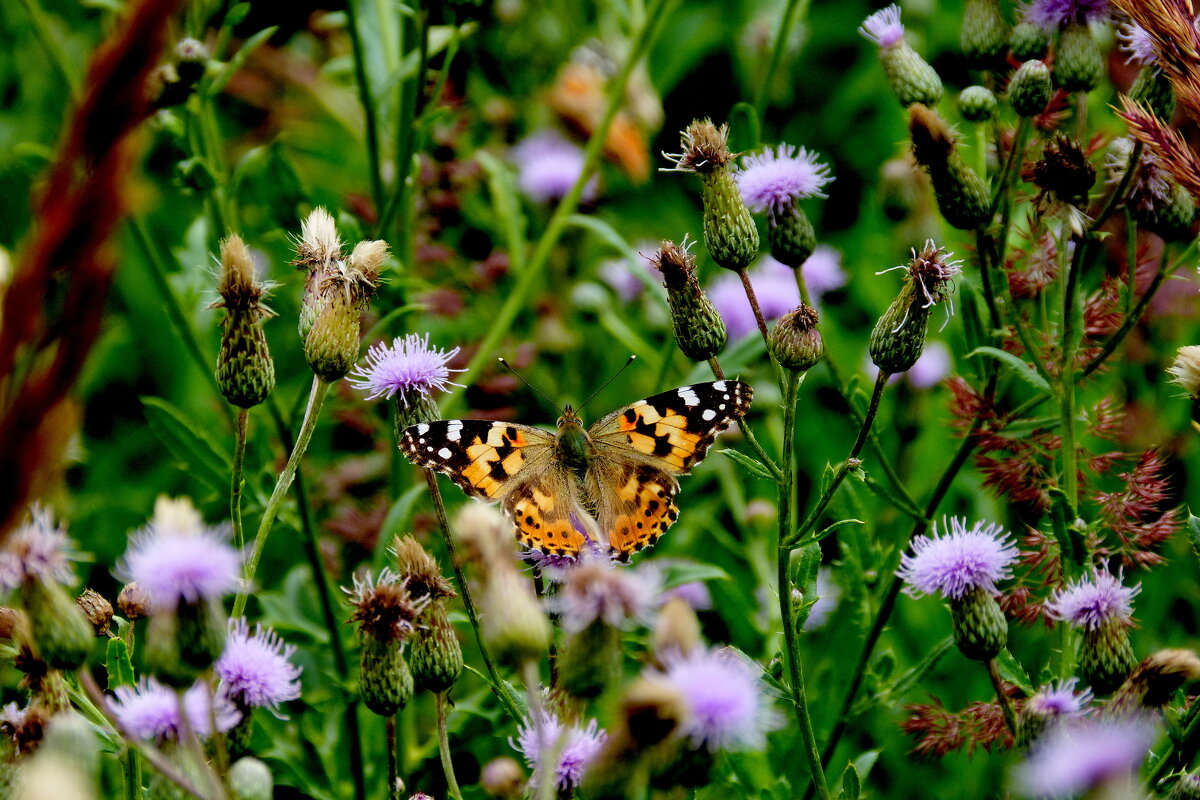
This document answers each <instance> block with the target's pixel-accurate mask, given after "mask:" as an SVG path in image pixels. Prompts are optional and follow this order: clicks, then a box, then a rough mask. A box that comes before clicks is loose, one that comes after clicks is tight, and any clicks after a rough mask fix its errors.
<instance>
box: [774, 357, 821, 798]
mask: <svg viewBox="0 0 1200 800" xmlns="http://www.w3.org/2000/svg"><path fill="white" fill-rule="evenodd" d="M802 377H803V376H802V374H801V373H799V372H797V371H795V370H788V371H787V374H786V375H785V377H784V395H783V456H782V459H781V460H782V467H783V481H781V482H780V484H779V545H778V548H777V551H776V564H777V567H778V576H777V581H778V584H777V591H778V593H779V616H780V619H781V620H782V621H783V641H784V648H783V649H784V651H785V652H786V653H787V662H788V674H789V677H790V683H791V700H792V708H793V709H794V710H795V713H796V724H797V725H799V726H800V736H801V738H802V739H803V740H804V756H805V758H806V759H807V760H808V771H809V774H810V776H811V778H812V782H813V785H814V786H816V788H817V793H818V796H819V797H821V798H822V800H827V799H828V797H829V786H828V785H827V784H826V781H825V770H824V769H823V768H822V767H821V753H820V751H819V750H818V749H817V737H816V734H815V733H813V726H812V716H811V715H810V714H809V710H808V695H807V693H806V692H805V689H804V666H803V664H802V663H801V661H800V640H799V637H798V636H797V631H796V625H795V618H794V617H793V616H792V590H791V576H790V575H789V569H788V568H789V566H790V565H791V555H792V551H791V548H790V547H789V546H788V544H787V541H788V536H789V534H790V532H791V530H792V526H793V524H794V521H795V516H796V510H795V497H796V471H795V465H794V461H795V459H794V455H795V448H796V396H797V394H798V390H799V388H800V380H801V378H802Z"/></svg>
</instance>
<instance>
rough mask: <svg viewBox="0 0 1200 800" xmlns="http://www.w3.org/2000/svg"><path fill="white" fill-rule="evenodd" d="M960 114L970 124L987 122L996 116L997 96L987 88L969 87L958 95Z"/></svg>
mask: <svg viewBox="0 0 1200 800" xmlns="http://www.w3.org/2000/svg"><path fill="white" fill-rule="evenodd" d="M958 113H960V114H962V115H963V119H965V120H967V121H968V122H987V121H988V120H990V119H991V118H992V117H994V116H996V95H994V94H992V90H991V89H989V88H987V87H986V86H968V87H967V88H965V89H963V90H962V92H961V93H960V94H959V95H958Z"/></svg>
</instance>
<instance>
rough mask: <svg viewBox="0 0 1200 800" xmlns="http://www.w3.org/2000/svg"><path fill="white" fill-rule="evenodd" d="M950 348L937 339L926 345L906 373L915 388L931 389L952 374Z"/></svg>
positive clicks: (905, 375)
mask: <svg viewBox="0 0 1200 800" xmlns="http://www.w3.org/2000/svg"><path fill="white" fill-rule="evenodd" d="M950 365H951V360H950V348H949V347H947V346H946V343H945V342H939V341H937V340H934V341H931V342H929V343H927V344H926V345H925V349H924V350H923V351H922V352H921V357H920V358H918V359H917V363H915V364H913V365H912V367H910V368H909V369H908V371H907V372H905V373H904V377H905V378H907V379H908V382H909V384H910V385H911V386H912V387H913V388H914V389H929V388H932V387H934V386H937V385H938V384H939V383H941V382H942V381H943V380H945V378H946V376H947V375H949V374H950Z"/></svg>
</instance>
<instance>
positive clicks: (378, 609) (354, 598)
mask: <svg viewBox="0 0 1200 800" xmlns="http://www.w3.org/2000/svg"><path fill="white" fill-rule="evenodd" d="M343 591H345V592H346V593H347V594H349V595H350V604H351V605H352V606H354V613H353V614H352V615H351V617H350V619H351V620H353V621H354V622H357V623H358V629H359V631H360V632H361V633H362V634H363V635H364V636H369V637H371V638H373V639H378V640H380V641H386V642H392V641H401V640H403V639H406V638H407V637H408V636H409V634H411V633H413V632H414V631H415V630H416V620H417V618H418V617H419V616H421V612H422V611H423V610H424V609H425V606H426V605H427V604H428V603H429V600H428V598H425V597H422V598H414V597H413V596H412V594H411V593H410V592H409V590H408V581H406V580H401V579H400V577H399V576H397V575H396V573H394V572H392V571H391V570H390V569H388V568H386V567H384V569H383V570H382V571H381V572H380V573H379V579H378V580H375V579H373V578H372V577H371V576H370V575H369V574H368V575H367V576H366V577H363V578H355V579H354V588H353V589H352V590H347V589H343Z"/></svg>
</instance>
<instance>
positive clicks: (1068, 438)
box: [1058, 238, 1091, 513]
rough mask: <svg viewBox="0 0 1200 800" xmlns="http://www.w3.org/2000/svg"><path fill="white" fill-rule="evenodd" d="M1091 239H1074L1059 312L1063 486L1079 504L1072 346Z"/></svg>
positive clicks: (1075, 505) (1073, 504)
mask: <svg viewBox="0 0 1200 800" xmlns="http://www.w3.org/2000/svg"><path fill="white" fill-rule="evenodd" d="M1090 243H1091V239H1090V238H1086V239H1084V240H1082V241H1079V242H1076V245H1075V255H1074V258H1072V259H1071V266H1070V268H1069V269H1068V270H1067V274H1066V277H1065V281H1066V285H1065V286H1064V288H1063V311H1062V314H1063V316H1062V342H1061V346H1062V354H1061V357H1060V359H1059V398H1058V399H1059V411H1060V418H1061V423H1062V425H1061V427H1062V434H1061V435H1062V447H1061V450H1062V486H1063V492H1064V493H1065V494H1066V496H1067V502H1068V503H1069V504H1070V506H1071V513H1074V512H1075V509H1076V508H1078V507H1079V468H1078V463H1077V461H1078V455H1079V454H1078V452H1077V450H1076V446H1075V345H1076V338H1077V335H1078V333H1077V332H1078V316H1079V314H1080V313H1081V311H1080V309H1079V308H1078V305H1079V298H1078V294H1079V291H1078V290H1079V273H1080V272H1081V271H1082V268H1083V264H1084V263H1086V260H1085V259H1086V254H1087V251H1088V250H1090V249H1091V248H1090V247H1089V245H1090Z"/></svg>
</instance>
